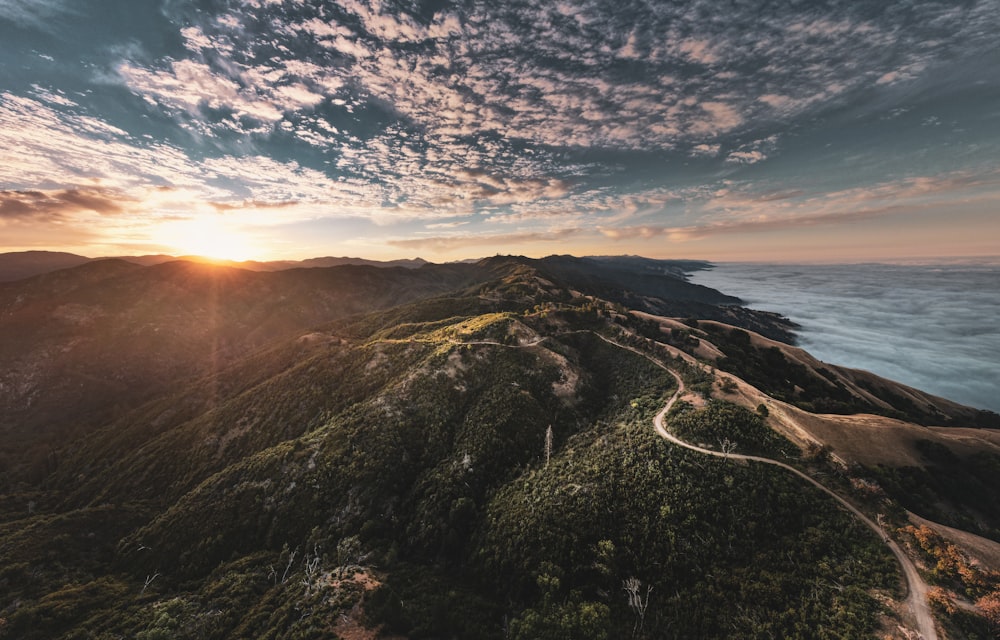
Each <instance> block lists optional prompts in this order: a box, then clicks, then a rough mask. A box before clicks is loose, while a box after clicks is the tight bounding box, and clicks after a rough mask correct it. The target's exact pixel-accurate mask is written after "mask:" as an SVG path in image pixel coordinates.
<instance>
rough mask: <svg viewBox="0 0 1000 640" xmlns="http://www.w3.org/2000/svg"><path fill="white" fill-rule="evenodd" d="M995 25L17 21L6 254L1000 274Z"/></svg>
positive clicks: (209, 7)
mask: <svg viewBox="0 0 1000 640" xmlns="http://www.w3.org/2000/svg"><path fill="white" fill-rule="evenodd" d="M998 33H1000V0H967V1H961V0H958V1H956V0H949V1H947V2H925V1H922V0H904V1H896V2H892V1H885V2H882V1H880V2H858V1H857V0H827V1H824V2H814V1H808V0H782V1H780V2H765V1H760V0H746V1H744V0H712V1H703V2H697V1H696V2H680V1H677V2H665V1H659V0H580V1H575V2H571V1H557V0H544V1H543V0H535V1H523V0H505V1H504V2H476V1H471V0H470V1H467V2H448V1H446V0H395V1H394V0H340V1H338V2H326V1H321V0H0V42H2V43H3V45H2V46H0V251H18V250H27V249H55V250H67V251H73V252H76V253H82V254H85V255H91V256H96V255H109V254H142V253H157V252H164V253H173V254H181V253H208V254H212V253H214V254H217V255H220V256H225V257H233V258H248V257H256V258H263V259H271V258H302V257H310V256H319V255H361V256H365V257H371V258H395V257H412V256H417V255H419V256H422V257H424V258H427V259H432V260H453V259H460V258H467V257H474V256H482V255H492V254H494V253H498V252H499V253H523V254H527V255H536V256H537V255H547V254H551V253H576V254H595V253H600V254H618V253H638V254H643V255H648V256H652V257H692V258H696V257H702V258H708V259H715V260H726V259H733V260H747V259H751V260H768V259H770V260H856V259H873V258H875V259H877V258H894V257H901V256H913V257H933V256H945V255H948V256H954V255H988V254H1000V39H998V37H997V34H998Z"/></svg>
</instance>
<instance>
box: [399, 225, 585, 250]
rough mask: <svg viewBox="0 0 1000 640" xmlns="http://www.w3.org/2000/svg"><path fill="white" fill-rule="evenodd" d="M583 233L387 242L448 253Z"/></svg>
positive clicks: (566, 230) (416, 239)
mask: <svg viewBox="0 0 1000 640" xmlns="http://www.w3.org/2000/svg"><path fill="white" fill-rule="evenodd" d="M580 233H582V230H580V229H572V228H571V229H559V230H557V231H528V232H523V233H507V234H493V235H455V236H435V237H428V238H406V239H397V240H389V241H387V244H389V245H391V246H394V247H399V248H401V249H410V250H416V251H434V252H437V253H448V252H450V251H455V250H457V249H466V248H470V247H495V248H496V249H497V251H503V250H505V249H504V247H516V246H520V245H524V244H533V243H536V242H559V241H562V240H566V239H569V238H571V237H572V236H575V235H579V234H580Z"/></svg>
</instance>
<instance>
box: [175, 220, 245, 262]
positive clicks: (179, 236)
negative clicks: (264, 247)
mask: <svg viewBox="0 0 1000 640" xmlns="http://www.w3.org/2000/svg"><path fill="white" fill-rule="evenodd" d="M156 239H157V241H158V242H159V243H160V244H163V245H165V246H167V247H170V248H172V249H173V250H175V251H177V252H178V253H181V254H184V255H195V256H201V257H203V258H212V259H215V260H235V261H242V260H249V259H251V258H254V257H256V256H257V254H258V253H259V252H260V247H258V246H257V245H256V244H255V243H254V241H253V240H252V239H251V238H250V237H249V236H248V235H247V234H246V232H244V231H241V230H239V229H237V228H235V227H234V226H233V225H232V224H231V223H229V222H228V221H227V220H226V219H224V218H222V217H220V216H206V217H202V218H197V219H191V220H183V221H177V222H167V223H164V224H162V225H161V226H160V228H159V229H158V230H157V233H156Z"/></svg>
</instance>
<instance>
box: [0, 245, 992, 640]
mask: <svg viewBox="0 0 1000 640" xmlns="http://www.w3.org/2000/svg"><path fill="white" fill-rule="evenodd" d="M35 258H36V259H38V260H40V261H41V262H46V260H47V261H48V262H47V264H49V265H53V264H56V263H57V262H58V260H56V259H55V258H54V257H53V256H51V255H50V256H46V259H45V260H42V259H41V258H39V257H38V256H35ZM64 258H65V254H63V258H60V259H64ZM76 258H79V256H76ZM83 260H84V262H83V263H78V264H76V266H73V265H72V264H68V263H67V262H63V263H62V264H63V266H62V268H57V269H55V270H51V271H48V272H46V273H40V274H36V275H35V276H33V277H26V278H22V279H19V280H16V281H12V282H6V283H0V638H3V637H12V638H22V639H24V640H34V639H39V640H40V639H46V640H48V639H51V638H115V637H130V638H132V637H134V638H140V639H147V640H148V639H153V638H206V639H213V640H215V639H218V640H223V639H230V638H231V639H234V640H235V639H242V638H376V637H387V638H391V637H409V638H485V639H488V640H506V639H508V638H514V639H520V640H529V639H531V640H537V639H550V638H551V639H562V638H574V639H585V640H586V639H591V640H609V639H611V638H626V637H628V638H635V639H640V638H706V639H714V638H718V639H722V638H733V637H739V638H760V637H780V638H797V639H801V640H806V639H809V638H817V637H842V638H867V637H892V638H903V637H907V636H908V637H915V636H914V635H913V630H914V629H917V628H918V627H919V628H921V629H924V630H926V624H924V625H923V626H921V623H920V620H919V618H920V616H919V615H917V614H916V613H915V612H917V611H922V612H926V611H929V609H928V606H927V603H926V602H923V601H922V600H920V599H919V598H917V599H916V602H915V601H914V597H913V596H912V594H914V593H917V595H918V596H919V595H920V594H922V593H923V589H924V588H926V585H925V584H924V583H923V580H924V578H922V577H920V575H919V574H918V573H917V571H916V569H913V567H912V566H911V564H906V565H902V564H900V562H899V560H898V558H899V556H897V555H894V552H893V548H892V547H890V546H888V545H887V544H886V540H887V539H890V538H891V539H894V540H896V541H897V542H896V543H894V544H898V545H899V548H902V549H905V550H906V553H907V554H909V556H911V557H912V558H913V560H907V563H917V564H918V565H919V566H921V567H926V568H928V570H927V571H926V572H925V575H926V576H927V577H926V579H927V580H929V581H932V582H933V583H934V584H936V585H947V589H948V592H947V593H945V591H944V587H942V592H941V593H940V594H937V592H935V593H936V594H937V595H936V596H935V597H937V598H957V599H961V605H962V606H961V607H959V606H954V607H952V608H951V609H948V608H945V607H944V606H943V605H941V607H940V608H935V609H933V611H934V612H935V613H934V614H935V615H936V617H937V623H938V624H939V625H940V626H941V628H943V629H947V630H948V632H949V636H948V637H949V638H963V637H965V638H986V637H990V636H989V635H988V634H989V633H991V627H990V626H989V624H990V622H989V621H988V620H987V619H986V618H985V617H983V616H982V615H980V613H979V612H980V610H982V611H986V610H987V609H986V608H985V607H986V605H983V607H981V609H977V608H976V606H975V605H974V604H973V603H974V602H975V601H976V600H977V599H979V598H988V597H992V596H991V594H993V593H994V592H995V593H996V594H997V597H1000V573H991V572H990V571H991V567H992V568H994V569H1000V553H998V554H997V556H996V557H997V560H996V562H994V561H993V560H992V559H991V558H993V556H992V555H991V554H992V553H993V552H994V551H996V549H998V548H1000V544H998V541H1000V495H998V494H997V492H996V491H995V488H996V487H997V486H1000V437H998V436H997V434H998V433H1000V431H997V430H996V427H1000V417H998V416H997V415H996V414H991V413H989V412H983V411H977V410H975V409H972V408H969V407H964V406H961V405H958V404H956V403H953V402H950V401H948V400H946V399H944V398H938V397H935V396H932V395H930V394H927V393H924V392H921V391H919V390H917V389H912V388H909V387H906V386H904V385H900V384H897V383H894V382H892V381H890V380H885V379H882V378H879V377H877V376H874V375H872V374H870V373H867V372H864V371H857V370H852V369H847V368H844V367H838V366H836V365H834V364H829V363H824V362H820V361H818V360H816V359H815V358H813V357H811V356H810V355H809V354H808V353H806V352H805V351H803V350H802V349H799V348H797V347H794V346H792V345H791V344H789V343H790V342H791V339H792V338H793V337H794V328H795V327H794V326H793V325H791V324H790V323H789V322H788V321H787V320H785V319H783V318H781V317H780V316H777V315H774V314H768V313H764V312H759V311H754V310H749V309H745V308H743V307H742V306H740V301H739V299H738V298H736V297H734V296H731V295H727V294H725V293H722V292H719V291H716V290H714V289H710V288H707V287H703V286H699V285H695V284H693V283H691V282H689V281H688V280H687V278H686V274H687V273H689V272H690V271H691V270H694V269H702V268H708V267H710V265H709V263H706V262H699V261H663V260H650V259H646V258H639V257H635V256H621V257H612V256H604V257H592V258H577V257H573V256H550V257H548V258H544V259H537V260H536V259H528V258H524V257H518V256H496V257H491V258H486V259H483V260H479V261H476V262H472V263H455V264H429V263H427V264H421V265H408V266H409V267H411V268H403V267H402V266H388V265H385V264H384V263H383V264H382V265H380V266H372V265H371V264H342V265H340V266H327V267H323V266H319V267H315V268H295V267H293V268H285V269H281V270H250V269H247V268H242V265H240V266H241V268H235V267H232V266H220V265H218V264H205V263H201V262H194V261H188V260H177V259H172V258H171V259H169V260H166V261H162V260H157V259H155V258H151V259H150V262H149V264H147V265H145V266H144V265H143V264H139V263H137V262H136V261H135V260H125V259H103V260H90V259H85V258H84V259H83ZM320 260H325V259H320ZM330 260H338V259H330ZM29 261H30V260H29ZM298 266H299V267H301V266H305V265H302V264H299V265H298ZM682 386H683V390H682V389H681V387H682ZM668 402H669V407H670V408H671V410H670V411H669V413H666V415H665V416H664V415H662V412H665V411H666V410H665V408H664V407H665V406H667V405H668ZM661 410H662V412H661ZM658 414H660V417H657V415H658ZM656 422H661V423H665V424H666V427H667V428H668V429H670V430H671V433H673V434H675V435H676V436H678V437H682V438H684V439H686V440H687V441H688V442H690V443H693V444H695V445H698V447H700V449H699V448H697V447H695V448H693V449H692V448H685V447H682V446H678V445H677V443H671V442H668V441H666V440H665V439H664V438H662V437H661V436H660V435H658V434H657V432H656V431H654V428H653V425H654V423H656ZM712 450H714V453H715V454H716V455H714V456H713V455H710V453H712V452H713V451H712ZM706 452H708V453H706ZM742 454H749V455H753V456H758V458H757V459H749V458H746V457H739V456H741V455H742ZM764 458H766V459H768V460H771V461H778V462H781V463H782V464H786V465H790V466H791V467H793V468H794V469H795V470H796V471H797V472H799V473H802V474H807V475H808V477H809V478H812V479H815V480H816V482H819V483H821V484H822V485H823V486H826V487H828V488H830V489H831V491H834V492H836V493H837V494H838V495H840V496H842V497H843V498H844V500H846V501H848V503H849V504H851V505H855V508H856V509H858V512H857V513H858V514H865V517H867V518H868V519H869V520H870V521H871V523H875V522H877V523H878V524H877V525H876V524H866V523H865V521H864V520H862V519H860V518H859V517H857V515H856V514H853V513H851V512H848V511H846V510H845V509H844V508H843V506H842V503H838V502H835V501H834V500H833V499H832V498H830V496H829V495H828V494H825V493H823V492H822V491H820V490H819V489H818V488H817V487H816V486H814V485H812V484H810V483H809V482H806V481H804V480H803V478H802V477H799V476H796V475H795V474H794V473H793V472H792V471H790V470H789V469H788V468H787V467H786V468H779V467H778V466H776V465H775V464H763V463H760V460H761V459H764ZM911 512H912V514H916V515H911ZM918 516H920V517H922V518H924V519H918ZM928 522H929V523H930V524H929V525H928V524H927V523H928ZM914 523H918V524H919V525H920V527H923V528H918V527H917V526H915V525H914ZM937 523H943V524H937ZM944 525H947V526H944ZM873 528H874V529H876V530H877V531H878V532H879V533H878V535H877V534H876V533H875V532H874V531H873V530H872V529H873ZM935 536H936V537H935ZM949 545H950V546H949ZM902 553H903V552H902V551H901V552H900V554H902ZM966 553H968V554H969V555H964V554H966ZM939 558H940V561H939V560H938V559H939ZM907 568H909V569H910V571H906V569H907ZM914 576H915V577H914ZM911 581H913V582H911ZM917 581H919V582H917ZM904 584H905V585H906V588H905V589H904V588H903V585H904ZM916 587H920V589H919V590H918V589H917V588H916ZM948 593H951V594H954V595H953V596H952V595H948ZM942 594H944V595H942ZM949 601H950V600H949ZM984 602H986V601H985V600H984ZM929 616H930V614H929V613H928V614H927V617H928V618H929ZM930 624H931V628H932V629H933V624H934V623H933V621H931V623H930ZM895 630H899V631H898V633H897V632H896V631H895ZM963 634H964V635H963ZM925 637H926V636H925Z"/></svg>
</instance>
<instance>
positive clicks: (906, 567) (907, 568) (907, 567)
mask: <svg viewBox="0 0 1000 640" xmlns="http://www.w3.org/2000/svg"><path fill="white" fill-rule="evenodd" d="M594 335H597V336H598V337H599V338H600V339H602V340H604V341H605V342H607V343H609V344H613V345H615V346H616V347H619V348H622V349H626V350H628V351H631V352H633V353H635V354H637V355H640V356H642V357H644V358H646V359H647V360H649V361H650V362H652V363H653V364H655V365H656V366H658V367H660V368H661V369H663V370H665V371H666V372H667V373H669V374H670V375H672V376H673V377H674V378H675V379H676V380H677V391H675V392H674V394H673V395H672V396H670V399H669V400H667V403H666V404H665V405H664V406H663V408H662V409H660V412H659V413H657V414H656V417H655V418H653V427H654V428H655V429H656V433H657V434H659V435H660V436H661V437H662V438H664V439H665V440H667V441H668V442H671V443H673V444H675V445H677V446H679V447H683V448H685V449H690V450H691V451H696V452H698V453H701V454H704V455H707V456H714V457H716V458H725V459H730V458H731V459H733V460H746V461H752V462H760V463H762V464H769V465H773V466H776V467H781V468H782V469H785V470H786V471H788V472H790V473H793V474H795V475H796V476H798V477H799V478H801V479H802V480H805V481H806V482H808V483H809V484H811V485H813V486H814V487H816V488H818V489H820V490H821V491H823V492H824V493H826V494H827V495H829V496H830V497H831V498H833V499H834V500H836V501H837V502H838V503H839V504H840V505H841V506H843V507H844V508H845V509H847V510H848V511H849V512H851V513H852V514H853V515H854V516H855V517H856V518H858V519H859V520H860V521H861V522H863V523H865V525H867V526H868V528H869V529H871V530H872V531H874V532H875V533H877V534H878V535H879V537H881V538H882V541H883V542H884V543H885V544H886V546H888V547H889V550H890V551H892V553H893V555H894V556H896V560H897V561H898V562H899V564H900V566H901V567H902V568H903V575H904V577H905V578H906V585H907V591H908V592H909V595H908V597H907V599H906V604H907V606H908V607H909V609H910V611H911V612H912V614H913V618H914V622H915V623H916V625H917V628H918V630H919V633H920V637H921V638H923V640H938V635H937V630H936V629H935V627H934V618H933V616H932V615H931V610H930V606H929V605H928V604H927V583H925V582H924V580H923V578H921V577H920V574H919V573H918V572H917V567H916V566H915V565H914V564H913V561H911V560H910V558H909V557H907V555H906V554H905V553H903V550H902V549H900V548H899V545H898V544H896V542H895V541H894V540H892V539H891V538H889V536H888V535H887V534H886V532H885V531H883V530H882V527H880V526H879V525H878V524H876V523H875V522H874V521H872V520H871V519H870V518H869V517H868V516H866V515H865V514H864V513H862V512H861V511H860V510H859V509H858V508H857V507H855V506H854V505H852V504H851V503H849V502H848V501H847V500H845V499H844V498H842V497H840V496H839V495H837V494H836V493H834V492H833V491H832V490H831V489H828V488H827V487H825V486H824V485H822V484H820V483H819V482H818V481H817V480H815V479H814V478H812V477H810V476H808V475H806V474H805V473H803V472H802V471H799V470H798V469H796V468H795V467H792V466H791V465H787V464H785V463H784V462H779V461H778V460H772V459H771V458H764V457H762V456H747V455H742V454H738V453H729V454H726V453H722V452H721V451H713V450H712V449H705V448H703V447H699V446H696V445H693V444H690V443H688V442H685V441H683V440H681V439H680V438H678V437H676V436H674V435H673V434H672V433H670V432H669V431H667V429H666V427H665V426H664V424H663V421H664V418H665V416H666V415H667V413H669V412H670V410H671V409H672V408H673V406H674V404H675V403H676V402H677V401H678V400H679V399H680V398H681V396H683V395H684V393H685V388H684V380H682V379H681V376H680V374H678V373H677V372H676V371H674V370H673V369H671V368H670V367H668V366H667V365H665V364H663V363H662V362H660V361H659V360H657V359H656V358H654V357H652V356H650V355H649V354H647V353H644V352H642V351H640V350H639V349H635V348H633V347H630V346H628V345H624V344H621V343H619V342H615V341H614V340H611V339H610V338H606V337H604V336H602V335H600V334H596V333H595V334H594Z"/></svg>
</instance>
